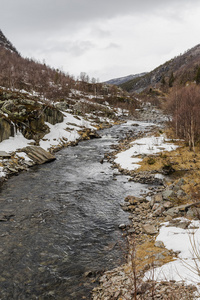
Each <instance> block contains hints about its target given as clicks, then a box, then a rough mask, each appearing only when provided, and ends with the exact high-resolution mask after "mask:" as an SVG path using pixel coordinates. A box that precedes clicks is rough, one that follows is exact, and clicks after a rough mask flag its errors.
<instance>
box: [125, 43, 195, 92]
mask: <svg viewBox="0 0 200 300" xmlns="http://www.w3.org/2000/svg"><path fill="white" fill-rule="evenodd" d="M199 67H200V45H197V46H195V47H193V48H192V49H190V50H188V51H186V52H185V53H184V54H182V55H179V56H176V57H174V58H173V59H171V60H169V61H167V62H165V63H164V64H162V65H160V66H159V67H157V68H156V69H154V70H153V71H151V72H149V73H147V74H145V75H144V76H142V77H140V78H134V79H132V80H130V81H128V82H125V83H123V84H121V85H120V87H122V88H123V89H124V90H126V91H129V92H136V93H140V92H142V91H144V90H145V89H149V88H161V89H164V90H167V89H168V88H170V87H172V86H173V85H175V84H176V85H184V84H186V82H187V81H196V79H197V76H198V72H199Z"/></svg>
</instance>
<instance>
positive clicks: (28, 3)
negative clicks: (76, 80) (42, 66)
mask: <svg viewBox="0 0 200 300" xmlns="http://www.w3.org/2000/svg"><path fill="white" fill-rule="evenodd" d="M0 4H1V18H0V24H1V25H0V29H1V30H2V31H3V33H4V34H5V35H6V37H7V38H8V39H9V40H10V41H11V42H12V43H13V45H14V46H15V47H16V48H17V50H18V51H19V52H20V53H21V55H22V56H24V57H30V58H34V59H36V60H40V61H41V62H43V61H45V62H46V64H48V65H50V66H52V67H55V68H59V69H61V70H63V71H65V72H68V73H69V74H71V75H74V76H78V75H79V74H80V72H86V73H87V74H88V75H89V77H90V78H92V77H95V78H99V80H100V81H104V80H108V79H112V78H116V77H122V76H126V75H130V74H137V73H141V72H148V71H151V70H153V69H154V68H155V67H157V66H159V65H160V64H162V63H164V62H165V61H167V60H169V59H171V58H173V57H174V56H176V55H179V54H180V53H183V52H184V51H186V50H187V49H189V48H192V47H193V46H195V45H197V44H199V43H200V21H199V18H200V1H199V0H167V1H166V0H98V1H97V0H0Z"/></svg>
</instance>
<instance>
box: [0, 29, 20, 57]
mask: <svg viewBox="0 0 200 300" xmlns="http://www.w3.org/2000/svg"><path fill="white" fill-rule="evenodd" d="M0 46H1V47H3V48H5V49H7V50H10V51H12V52H15V53H16V54H19V53H18V51H17V49H16V48H15V47H14V46H13V44H12V43H11V42H10V41H9V40H8V39H7V38H6V37H5V35H4V34H3V32H2V31H1V30H0Z"/></svg>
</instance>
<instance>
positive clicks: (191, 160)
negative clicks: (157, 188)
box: [137, 142, 200, 172]
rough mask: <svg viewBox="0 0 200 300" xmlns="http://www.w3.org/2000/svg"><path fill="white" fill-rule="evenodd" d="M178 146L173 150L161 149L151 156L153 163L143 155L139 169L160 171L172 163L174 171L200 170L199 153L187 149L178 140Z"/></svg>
mask: <svg viewBox="0 0 200 300" xmlns="http://www.w3.org/2000/svg"><path fill="white" fill-rule="evenodd" d="M179 146H180V147H179V148H177V149H176V150H174V151H171V152H167V151H163V152H162V153H159V154H157V155H152V156H151V158H152V159H153V158H154V160H155V163H152V164H151V163H149V156H148V157H145V158H144V159H143V161H142V162H141V163H140V165H141V167H140V168H139V169H137V171H138V172H140V171H157V172H159V171H161V170H162V168H163V167H164V166H165V165H169V164H170V165H172V167H173V169H174V170H175V171H188V170H200V153H199V152H198V151H196V152H193V151H189V148H188V147H186V146H184V145H183V144H182V143H181V142H179Z"/></svg>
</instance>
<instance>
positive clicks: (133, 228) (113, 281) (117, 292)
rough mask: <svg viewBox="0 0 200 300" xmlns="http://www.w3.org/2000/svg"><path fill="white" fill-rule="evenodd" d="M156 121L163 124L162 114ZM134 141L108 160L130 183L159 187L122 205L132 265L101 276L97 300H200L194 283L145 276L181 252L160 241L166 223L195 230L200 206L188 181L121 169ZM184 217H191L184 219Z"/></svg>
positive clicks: (145, 113)
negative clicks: (122, 157)
mask: <svg viewBox="0 0 200 300" xmlns="http://www.w3.org/2000/svg"><path fill="white" fill-rule="evenodd" d="M154 113H155V112H154ZM154 113H153V115H154ZM147 117H148V110H144V111H143V112H142V114H141V115H140V118H141V119H142V120H144V119H147ZM156 117H157V121H158V120H159V116H158V115H157V116H156ZM151 118H152V114H151ZM148 119H149V118H148ZM154 130H155V128H151V129H150V132H151V133H154ZM156 130H157V128H156ZM138 137H141V135H139V136H138ZM131 142H132V139H131V137H128V138H127V139H125V140H123V141H122V142H121V143H120V144H119V145H117V146H116V147H115V151H113V152H112V153H109V154H108V155H106V158H107V159H108V160H109V161H111V162H112V164H113V168H118V170H119V172H120V173H122V174H126V175H129V176H130V179H129V180H130V181H135V182H140V183H143V184H144V183H145V184H153V185H154V187H152V188H149V190H150V191H149V192H148V193H147V194H144V195H143V196H142V197H135V196H132V195H129V196H128V197H126V198H125V199H124V201H123V202H122V203H121V204H120V205H121V208H122V209H123V210H124V211H126V212H127V213H129V220H130V223H129V224H120V225H119V228H120V229H121V230H122V232H123V234H124V235H125V236H127V240H128V244H129V252H128V257H127V263H126V264H124V265H122V266H119V267H118V268H115V269H114V270H111V271H108V272H106V273H105V274H104V275H103V276H102V277H101V278H100V280H99V287H97V288H95V289H94V290H93V296H92V299H93V300H110V299H118V300H125V299H126V300H128V299H130V300H131V299H177V300H178V299H179V300H182V299H184V300H186V299H199V298H198V295H197V294H196V291H197V288H196V286H194V285H193V284H190V285H186V284H184V282H176V281H175V280H170V278H166V280H164V281H163V280H162V281H159V282H158V281H157V280H156V278H154V277H153V275H152V276H151V277H150V278H145V274H146V272H147V270H150V269H151V270H154V269H155V268H156V267H160V266H162V265H164V264H166V263H168V262H170V261H173V260H174V259H175V258H176V257H177V256H178V254H179V252H174V251H172V250H168V249H166V248H165V246H164V244H163V243H162V242H159V241H156V236H157V235H158V232H159V229H160V228H161V226H162V223H163V222H168V226H169V227H170V226H173V227H176V228H182V229H187V228H189V225H190V223H191V220H199V215H200V202H198V201H196V202H194V201H192V198H191V196H189V195H188V194H186V193H185V189H184V186H185V185H186V182H185V180H184V179H183V178H181V177H178V179H177V177H174V178H173V177H169V176H165V173H164V172H163V174H159V175H158V174H157V172H156V171H139V172H136V171H129V170H126V169H123V168H121V167H120V166H119V165H117V164H116V163H115V162H114V160H115V156H116V154H117V153H119V152H120V151H124V150H126V149H128V148H129V147H130V143H131ZM145 157H146V156H145ZM169 173H170V172H169ZM181 217H185V218H186V219H185V220H184V221H180V220H181V219H180V218H181ZM151 274H153V273H151Z"/></svg>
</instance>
